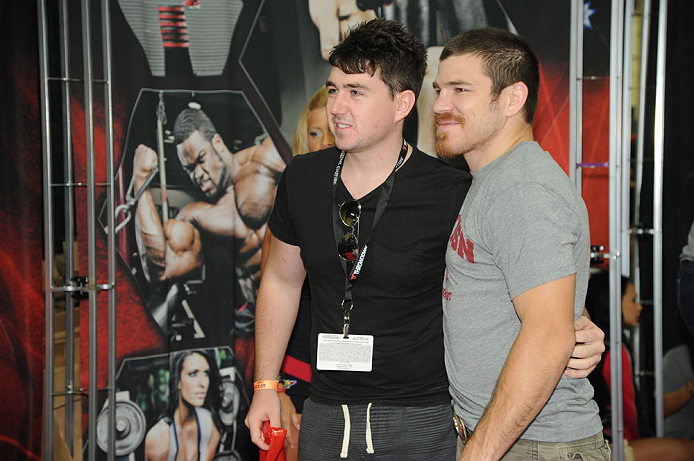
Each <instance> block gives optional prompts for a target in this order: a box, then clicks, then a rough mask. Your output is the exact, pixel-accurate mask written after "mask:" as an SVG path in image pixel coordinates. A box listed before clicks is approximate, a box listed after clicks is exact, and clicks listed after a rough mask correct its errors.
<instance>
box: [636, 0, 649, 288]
mask: <svg viewBox="0 0 694 461" xmlns="http://www.w3.org/2000/svg"><path fill="white" fill-rule="evenodd" d="M650 30H651V0H644V1H643V22H642V26H641V70H640V73H639V118H638V131H637V133H638V134H637V136H636V161H635V162H634V183H635V188H634V223H636V224H637V225H640V224H641V189H642V188H643V155H644V154H643V151H644V138H645V136H646V85H647V84H648V82H647V77H648V58H649V45H648V44H649V41H650ZM639 251H640V249H639V246H638V245H634V286H635V287H636V292H637V293H641V267H640V258H639Z"/></svg>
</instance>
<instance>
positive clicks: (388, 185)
mask: <svg viewBox="0 0 694 461" xmlns="http://www.w3.org/2000/svg"><path fill="white" fill-rule="evenodd" d="M407 148H408V144H407V141H405V140H404V139H403V141H402V149H400V154H399V155H398V160H397V162H396V163H395V167H393V171H391V172H390V174H389V175H388V178H386V180H385V182H384V183H383V184H382V185H381V193H380V195H379V197H378V203H377V204H376V212H375V213H374V219H373V223H372V224H371V232H370V233H369V237H368V238H367V239H366V241H365V242H364V243H363V244H362V248H361V250H360V251H359V257H358V258H357V260H356V262H355V263H354V264H352V269H351V271H350V272H349V273H347V261H345V260H344V259H342V258H340V262H341V263H342V270H343V271H344V272H345V295H344V297H343V298H342V311H343V312H344V326H343V334H344V337H345V338H346V337H347V334H348V333H347V332H348V330H349V314H350V311H351V310H352V309H353V307H354V303H353V301H352V288H353V287H354V284H355V283H356V282H357V280H358V279H359V275H360V273H361V268H362V264H363V263H364V258H365V257H366V251H367V250H368V248H369V246H368V244H369V241H370V240H371V236H372V235H373V232H374V229H375V228H376V224H377V223H378V221H379V219H380V218H381V215H383V212H384V211H385V209H386V206H387V205H388V200H390V193H391V191H392V190H393V183H394V182H395V171H396V170H397V169H398V168H400V166H401V165H402V164H403V162H404V161H405V157H407ZM345 155H346V152H345V151H342V153H341V154H340V159H339V160H338V162H337V166H336V167H335V173H334V175H333V232H334V234H335V242H336V244H337V242H338V241H339V240H340V238H341V234H342V232H343V231H342V229H343V227H344V224H343V223H342V220H341V219H340V215H339V212H338V207H339V204H338V203H337V196H336V192H337V183H338V180H339V179H340V174H341V173H342V167H343V166H344V161H345ZM336 252H337V248H336Z"/></svg>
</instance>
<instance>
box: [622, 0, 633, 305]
mask: <svg viewBox="0 0 694 461" xmlns="http://www.w3.org/2000/svg"><path fill="white" fill-rule="evenodd" d="M623 17H624V18H625V21H624V26H623V27H624V36H623V39H622V42H623V43H624V55H623V78H622V109H621V110H622V114H621V117H622V139H621V144H622V146H621V147H622V149H621V155H622V183H621V186H622V207H621V210H620V211H621V214H622V217H621V224H622V225H621V229H620V232H621V239H622V244H621V249H622V262H621V266H622V275H624V276H625V277H629V276H630V275H631V266H630V255H631V251H630V250H631V231H630V223H629V210H630V208H629V203H630V195H631V122H632V116H631V73H632V63H633V59H634V58H633V43H632V42H633V35H634V0H626V2H625V10H624V16H623ZM620 286H621V285H620ZM620 304H621V303H620Z"/></svg>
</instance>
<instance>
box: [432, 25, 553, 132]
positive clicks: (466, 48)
mask: <svg viewBox="0 0 694 461" xmlns="http://www.w3.org/2000/svg"><path fill="white" fill-rule="evenodd" d="M464 54H471V55H474V56H478V57H479V58H481V59H482V66H483V67H482V69H483V72H484V74H485V75H486V76H487V77H489V78H490V79H491V80H492V91H491V96H492V101H496V100H498V98H499V95H501V92H502V91H503V89H504V88H506V87H507V86H509V85H512V84H514V83H516V82H523V83H525V86H527V87H528V99H527V100H526V102H525V106H524V108H523V111H524V113H525V121H526V122H527V123H530V124H532V123H533V117H534V116H535V110H536V109H537V95H538V91H539V88H540V64H539V61H538V59H537V55H536V54H535V52H534V51H533V49H532V48H531V47H530V45H529V44H528V42H527V41H525V39H524V38H523V37H521V36H520V35H516V34H513V33H511V32H509V31H507V30H504V29H496V28H493V27H483V28H480V29H473V30H468V31H466V32H462V33H460V34H458V35H456V36H455V37H453V38H452V39H450V40H449V41H448V42H447V43H446V45H445V46H444V47H443V51H442V52H441V58H440V60H441V61H443V60H444V59H446V58H448V57H450V56H460V55H464Z"/></svg>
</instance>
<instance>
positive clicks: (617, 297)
mask: <svg viewBox="0 0 694 461" xmlns="http://www.w3.org/2000/svg"><path fill="white" fill-rule="evenodd" d="M623 27H624V4H623V0H612V14H611V22H610V123H609V125H610V161H609V163H610V165H609V190H610V197H609V210H610V224H609V234H610V239H609V240H610V253H612V254H613V255H614V256H613V258H612V259H611V260H610V263H609V264H610V266H609V278H610V351H611V353H610V365H611V370H610V382H611V384H612V385H611V401H612V449H613V454H614V457H613V459H614V460H615V461H623V460H624V447H623V440H624V420H623V411H622V406H623V405H622V404H623V401H622V353H621V351H622V315H621V313H622V309H621V304H622V296H621V281H620V278H621V274H622V271H621V262H622V261H621V252H622V249H621V248H620V245H621V231H622V225H621V219H622V215H621V213H620V210H619V207H620V206H621V205H622V200H621V192H622V189H621V184H620V183H621V180H622V175H621V167H622V165H621V140H622V138H621V127H622V123H621V117H620V115H621V107H622V104H621V98H620V95H621V91H622V73H621V67H622V46H623V43H622V41H623V39H624V34H623Z"/></svg>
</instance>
